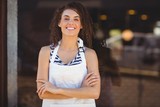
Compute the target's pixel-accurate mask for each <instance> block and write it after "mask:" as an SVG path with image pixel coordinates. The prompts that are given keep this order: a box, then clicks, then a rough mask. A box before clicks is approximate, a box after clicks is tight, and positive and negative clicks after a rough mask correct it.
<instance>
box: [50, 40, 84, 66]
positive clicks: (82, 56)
mask: <svg viewBox="0 0 160 107" xmlns="http://www.w3.org/2000/svg"><path fill="white" fill-rule="evenodd" d="M77 42H78V52H79V54H80V56H81V59H82V63H83V64H84V65H85V66H86V58H85V48H84V44H83V40H82V39H81V38H78V41H77ZM60 43H61V42H60V41H59V42H58V45H57V46H56V47H55V48H54V51H53V50H52V51H53V54H52V56H50V57H51V60H52V61H54V60H55V57H56V55H57V52H58V49H59V45H60Z"/></svg>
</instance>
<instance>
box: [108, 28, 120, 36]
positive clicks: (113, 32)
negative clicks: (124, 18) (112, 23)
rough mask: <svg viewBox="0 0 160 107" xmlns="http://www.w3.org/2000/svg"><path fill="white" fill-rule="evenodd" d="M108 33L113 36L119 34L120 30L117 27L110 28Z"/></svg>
mask: <svg viewBox="0 0 160 107" xmlns="http://www.w3.org/2000/svg"><path fill="white" fill-rule="evenodd" d="M109 35H110V36H111V37H113V36H120V35H121V30H119V29H112V30H110V31H109Z"/></svg>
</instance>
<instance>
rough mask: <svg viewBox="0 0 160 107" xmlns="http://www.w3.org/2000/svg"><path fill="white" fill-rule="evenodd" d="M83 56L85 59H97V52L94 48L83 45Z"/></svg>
mask: <svg viewBox="0 0 160 107" xmlns="http://www.w3.org/2000/svg"><path fill="white" fill-rule="evenodd" d="M85 56H86V59H94V58H95V59H97V54H96V52H95V50H93V49H91V48H88V47H85Z"/></svg>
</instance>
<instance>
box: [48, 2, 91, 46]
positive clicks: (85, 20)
mask: <svg viewBox="0 0 160 107" xmlns="http://www.w3.org/2000/svg"><path fill="white" fill-rule="evenodd" d="M66 9H72V10H74V11H75V12H76V13H77V14H79V16H80V21H81V25H82V26H83V28H82V29H81V30H80V32H79V35H78V37H80V38H81V39H82V40H83V41H84V45H85V46H87V47H90V48H91V47H92V36H93V28H92V26H93V22H92V19H91V17H90V15H89V12H88V11H87V9H86V8H85V7H84V6H83V5H82V4H81V3H79V2H70V3H68V4H66V5H64V6H62V7H60V8H58V9H57V10H56V11H55V13H54V17H53V19H52V21H51V24H50V30H51V34H50V35H51V42H52V43H54V46H56V45H57V44H58V41H59V40H61V39H62V32H61V29H60V27H59V26H58V24H59V22H60V20H61V15H62V13H63V11H64V10H66Z"/></svg>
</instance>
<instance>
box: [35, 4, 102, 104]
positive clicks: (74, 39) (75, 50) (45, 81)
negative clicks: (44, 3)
mask: <svg viewBox="0 0 160 107" xmlns="http://www.w3.org/2000/svg"><path fill="white" fill-rule="evenodd" d="M50 28H51V37H52V44H51V45H50V46H44V47H42V48H41V50H40V53H39V59H38V72H37V93H38V95H39V97H40V98H41V99H43V103H42V107H64V106H65V107H95V100H94V99H98V97H99V95H100V75H99V70H98V60H97V55H96V53H95V51H94V50H92V49H91V48H89V47H91V43H92V37H91V36H92V34H93V31H92V23H91V19H90V17H89V13H88V12H87V11H86V9H85V8H84V7H83V5H82V4H80V3H78V2H71V3H68V4H66V5H64V6H63V7H61V8H59V9H58V10H57V11H56V12H55V15H54V18H53V20H52V22H51V27H50ZM83 43H84V44H83Z"/></svg>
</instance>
